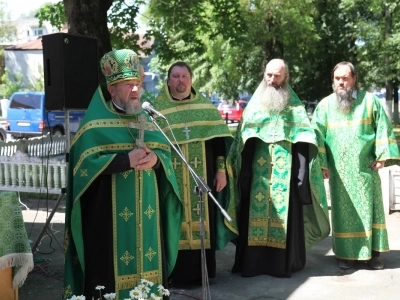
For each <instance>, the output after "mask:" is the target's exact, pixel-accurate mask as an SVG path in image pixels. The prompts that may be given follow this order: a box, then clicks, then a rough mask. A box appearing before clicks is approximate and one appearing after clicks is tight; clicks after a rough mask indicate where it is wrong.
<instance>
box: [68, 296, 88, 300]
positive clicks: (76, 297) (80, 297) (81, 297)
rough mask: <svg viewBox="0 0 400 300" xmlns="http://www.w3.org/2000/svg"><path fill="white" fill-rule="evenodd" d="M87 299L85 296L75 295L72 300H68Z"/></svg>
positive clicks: (70, 299)
mask: <svg viewBox="0 0 400 300" xmlns="http://www.w3.org/2000/svg"><path fill="white" fill-rule="evenodd" d="M85 299H86V297H85V296H82V295H81V296H75V295H73V296H72V297H71V298H69V299H68V300H85Z"/></svg>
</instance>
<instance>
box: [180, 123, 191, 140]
mask: <svg viewBox="0 0 400 300" xmlns="http://www.w3.org/2000/svg"><path fill="white" fill-rule="evenodd" d="M182 131H183V132H184V133H185V135H186V139H187V140H188V139H189V138H190V136H189V132H190V129H189V128H188V127H187V125H186V124H185V129H183V130H182Z"/></svg>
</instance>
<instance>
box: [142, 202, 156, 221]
mask: <svg viewBox="0 0 400 300" xmlns="http://www.w3.org/2000/svg"><path fill="white" fill-rule="evenodd" d="M154 212H155V211H154V209H153V208H152V207H151V206H150V205H149V207H148V208H147V209H146V210H145V212H144V214H145V215H146V216H148V217H149V219H151V216H152V215H153V213H154Z"/></svg>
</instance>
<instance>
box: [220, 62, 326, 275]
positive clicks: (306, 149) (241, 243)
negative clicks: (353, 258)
mask: <svg viewBox="0 0 400 300" xmlns="http://www.w3.org/2000/svg"><path fill="white" fill-rule="evenodd" d="M288 81H289V68H288V66H287V64H286V63H285V61H283V60H282V59H273V60H271V61H270V62H269V63H268V64H267V66H266V69H265V72H264V78H263V80H262V81H261V83H260V85H259V87H258V88H257V90H256V91H255V93H254V94H253V97H252V98H251V99H250V101H249V103H248V105H247V107H246V109H245V111H244V112H243V116H242V120H241V122H240V124H239V126H238V129H237V131H236V136H235V140H234V142H233V144H232V146H231V149H230V151H229V154H228V157H227V171H228V172H229V173H230V174H229V175H231V176H233V178H234V181H235V184H233V185H232V189H231V195H234V196H235V199H236V201H237V204H236V207H238V211H237V214H238V215H237V219H238V227H239V237H238V239H237V241H236V255H235V263H234V266H233V269H232V272H240V273H241V275H242V276H243V277H252V276H258V275H264V274H267V275H271V276H275V277H291V274H292V273H293V272H296V271H299V270H301V269H303V268H304V265H305V262H306V249H308V248H309V247H311V245H313V244H315V243H317V242H319V241H321V240H322V239H324V238H325V237H327V236H328V235H329V232H330V226H329V219H328V207H327V202H326V193H325V188H324V183H323V178H322V174H321V171H320V165H319V164H318V162H317V161H316V160H315V159H314V158H315V156H316V154H317V152H318V148H317V142H316V135H315V133H314V130H313V129H312V127H311V124H310V121H309V119H308V116H307V113H306V110H305V107H304V105H303V103H302V102H301V101H300V99H299V98H298V97H297V95H296V94H295V92H294V91H293V90H292V88H291V87H290V86H289V83H288Z"/></svg>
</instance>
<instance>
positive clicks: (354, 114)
mask: <svg viewBox="0 0 400 300" xmlns="http://www.w3.org/2000/svg"><path fill="white" fill-rule="evenodd" d="M353 101H354V103H353V104H352V106H351V109H350V110H349V112H347V113H344V112H342V111H341V110H339V109H338V105H337V102H338V101H337V98H336V95H335V94H331V95H330V96H328V97H326V98H324V99H323V100H321V102H320V103H319V104H318V106H317V108H316V110H315V111H314V116H313V119H312V123H313V126H314V127H315V128H316V130H317V133H318V135H319V139H320V141H321V146H320V148H319V157H320V159H321V166H322V167H323V168H326V169H328V170H329V174H330V178H329V185H330V198H331V207H332V241H333V251H334V253H335V255H336V256H337V257H339V258H343V259H352V260H368V259H370V258H371V250H374V251H378V252H384V251H389V244H388V236H387V231H386V224H385V215H384V209H383V200H382V190H381V181H380V177H379V173H378V171H376V170H373V169H372V168H371V164H372V162H373V161H375V160H378V161H382V160H384V161H386V163H385V166H390V165H391V164H393V162H395V161H396V160H397V161H398V159H399V149H398V146H397V142H396V138H395V136H394V133H393V130H392V127H391V124H390V122H389V120H388V118H387V116H386V114H385V111H384V109H383V107H382V105H381V104H380V102H379V99H378V98H377V97H376V96H374V95H373V94H371V93H368V92H365V91H359V92H358V94H357V99H354V100H353Z"/></svg>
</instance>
